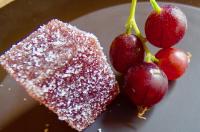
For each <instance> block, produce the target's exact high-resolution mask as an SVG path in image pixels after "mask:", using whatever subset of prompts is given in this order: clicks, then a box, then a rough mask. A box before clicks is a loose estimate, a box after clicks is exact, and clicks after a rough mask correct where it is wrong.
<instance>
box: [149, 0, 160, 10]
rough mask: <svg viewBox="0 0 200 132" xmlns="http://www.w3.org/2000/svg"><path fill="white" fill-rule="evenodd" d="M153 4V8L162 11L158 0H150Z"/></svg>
mask: <svg viewBox="0 0 200 132" xmlns="http://www.w3.org/2000/svg"><path fill="white" fill-rule="evenodd" d="M150 3H151V6H152V8H153V9H154V10H155V11H156V12H157V13H160V12H161V8H160V6H159V5H158V3H157V2H156V0H150Z"/></svg>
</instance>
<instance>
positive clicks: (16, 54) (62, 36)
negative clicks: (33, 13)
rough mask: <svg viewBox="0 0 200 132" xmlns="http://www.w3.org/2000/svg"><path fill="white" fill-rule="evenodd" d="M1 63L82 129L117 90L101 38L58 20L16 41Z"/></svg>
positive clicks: (61, 115) (44, 101)
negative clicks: (98, 38)
mask: <svg viewBox="0 0 200 132" xmlns="http://www.w3.org/2000/svg"><path fill="white" fill-rule="evenodd" d="M0 63H1V65H2V66H3V67H4V68H5V69H6V70H7V71H8V72H9V73H10V75H11V76H12V77H14V78H15V80H16V81H17V82H19V83H20V84H21V85H22V86H23V87H24V88H25V89H26V91H27V92H28V93H29V94H30V95H31V96H32V97H33V98H35V99H36V100H38V101H40V102H41V103H42V104H44V105H45V106H47V107H48V108H49V109H50V110H52V111H53V112H54V113H56V114H57V115H58V117H59V119H60V120H65V121H66V122H68V124H69V125H70V126H71V127H73V128H75V129H76V130H78V131H82V130H83V129H85V128H86V127H87V126H88V125H90V124H91V123H93V122H94V120H95V119H96V117H97V116H98V115H100V114H101V113H102V111H104V110H105V109H106V106H107V105H108V104H109V103H110V102H111V101H112V100H113V99H114V98H115V97H116V96H117V95H118V93H119V89H118V84H117V82H116V80H115V76H114V74H113V72H112V70H111V68H110V66H109V64H108V63H107V60H106V57H105V55H104V54H103V51H102V48H101V46H100V43H99V41H98V40H97V38H96V37H95V36H94V35H93V34H91V33H87V32H84V31H81V30H79V29H77V28H76V27H73V26H71V25H70V24H67V23H63V22H61V21H59V20H56V19H54V20H51V21H50V22H48V23H47V24H46V25H43V26H41V27H40V28H39V29H37V30H36V31H35V32H33V33H32V34H30V35H29V36H28V37H26V38H25V39H24V40H22V41H21V42H19V43H17V44H16V45H13V46H12V48H11V49H10V50H8V51H7V52H6V53H5V54H4V55H2V56H1V57H0Z"/></svg>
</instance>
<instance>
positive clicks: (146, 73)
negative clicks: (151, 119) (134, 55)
mask: <svg viewBox="0 0 200 132" xmlns="http://www.w3.org/2000/svg"><path fill="white" fill-rule="evenodd" d="M167 90H168V79H167V76H166V75H165V73H164V72H163V71H162V70H160V69H159V67H158V66H157V65H156V64H154V63H146V62H144V63H142V64H138V65H136V66H133V67H131V68H130V69H129V70H128V72H127V74H126V76H125V91H126V94H127V95H128V97H129V98H130V99H131V101H132V102H133V103H134V104H135V105H137V106H139V107H147V108H149V107H151V106H153V105H155V104H156V103H158V102H159V101H160V100H161V99H162V98H163V97H164V95H165V93H166V92H167Z"/></svg>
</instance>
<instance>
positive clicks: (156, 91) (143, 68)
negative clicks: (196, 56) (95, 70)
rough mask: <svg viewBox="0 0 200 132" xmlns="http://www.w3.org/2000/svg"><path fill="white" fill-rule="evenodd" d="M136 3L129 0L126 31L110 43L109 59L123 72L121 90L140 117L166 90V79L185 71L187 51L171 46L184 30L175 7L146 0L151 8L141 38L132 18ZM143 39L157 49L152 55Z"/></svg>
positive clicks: (176, 41)
mask: <svg viewBox="0 0 200 132" xmlns="http://www.w3.org/2000/svg"><path fill="white" fill-rule="evenodd" d="M136 3H137V0H132V4H131V10H130V16H129V18H128V20H127V23H126V32H125V33H123V34H121V35H119V36H117V37H116V38H115V39H114V41H113V42H112V44H111V47H110V61H111V63H112V65H113V67H114V68H115V69H116V71H118V72H119V73H121V74H122V75H124V78H125V79H124V81H125V82H124V91H125V93H126V95H127V96H128V97H129V98H130V100H131V101H132V102H133V103H134V104H135V105H137V107H138V110H139V112H138V117H140V118H144V116H143V114H144V113H145V111H146V110H147V109H149V108H150V107H152V106H153V105H155V104H156V103H158V102H159V101H160V100H161V99H162V98H163V97H164V95H165V94H166V93H167V90H168V80H176V79H177V78H179V77H180V76H182V75H183V73H184V72H185V71H186V68H187V67H188V64H189V62H190V57H191V55H190V54H189V53H186V52H184V51H182V50H181V49H178V48H174V47H172V46H174V45H176V44H177V43H178V42H179V41H180V40H181V39H182V38H183V36H184V34H185V32H186V30H187V19H186V16H185V15H184V13H183V12H182V11H181V10H180V9H179V8H178V7H175V6H172V5H166V6H163V7H160V6H159V5H158V3H157V2H156V1H155V0H150V3H151V5H152V7H153V11H152V12H151V13H150V15H149V16H148V18H147V20H146V23H145V34H146V38H145V37H143V36H142V34H141V32H140V30H139V28H138V27H137V24H136V21H135V9H136ZM132 30H134V31H135V34H132ZM146 42H149V43H151V44H152V45H154V46H156V47H158V48H161V49H160V50H159V51H158V52H157V53H156V55H153V54H152V53H151V52H150V50H149V49H148V47H147V45H146Z"/></svg>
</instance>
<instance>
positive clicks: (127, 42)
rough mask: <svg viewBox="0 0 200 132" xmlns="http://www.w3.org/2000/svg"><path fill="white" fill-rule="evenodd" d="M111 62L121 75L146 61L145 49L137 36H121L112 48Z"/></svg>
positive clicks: (116, 39)
mask: <svg viewBox="0 0 200 132" xmlns="http://www.w3.org/2000/svg"><path fill="white" fill-rule="evenodd" d="M110 60H111V63H112V65H113V67H114V68H115V69H116V70H117V71H118V72H120V73H126V72H127V70H128V68H129V67H131V66H132V65H135V64H137V63H140V62H143V60H144V48H143V45H142V42H141V40H140V39H139V38H138V37H136V36H135V35H128V34H121V35H119V36H117V37H116V38H115V39H114V41H113V42H112V44H111V47H110Z"/></svg>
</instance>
